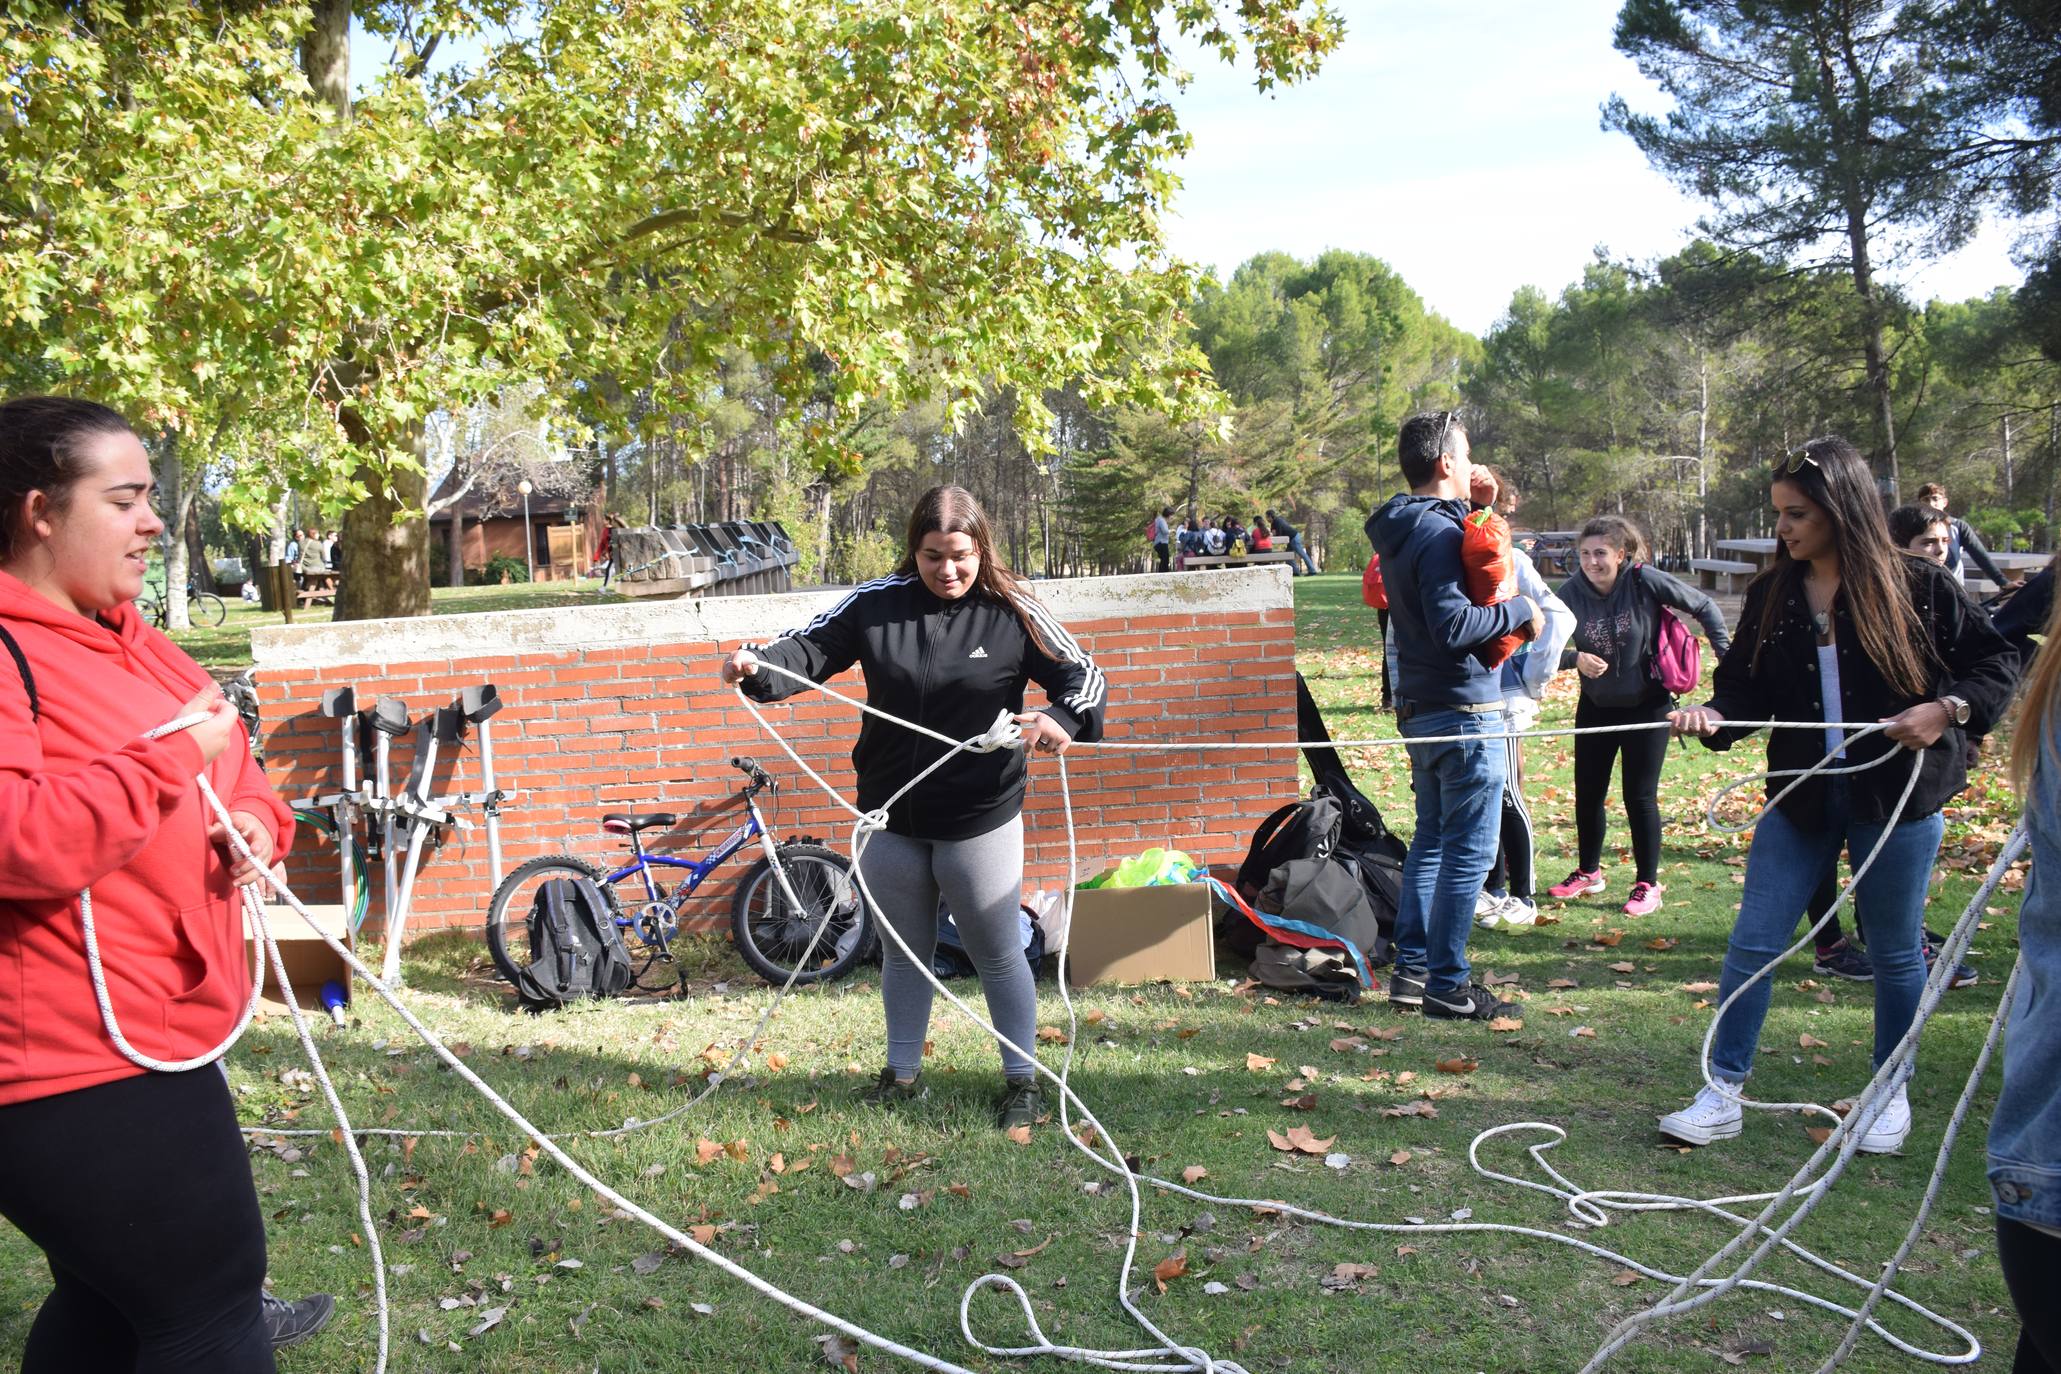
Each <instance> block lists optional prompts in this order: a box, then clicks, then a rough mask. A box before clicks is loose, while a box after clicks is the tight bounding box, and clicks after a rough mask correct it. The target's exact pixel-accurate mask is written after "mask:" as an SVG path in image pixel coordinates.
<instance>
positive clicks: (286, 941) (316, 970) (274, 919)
mask: <svg viewBox="0 0 2061 1374" xmlns="http://www.w3.org/2000/svg"><path fill="white" fill-rule="evenodd" d="M308 914H309V915H311V916H313V917H314V918H315V919H316V920H317V921H319V922H321V923H322V928H323V929H324V930H326V931H328V932H329V933H330V934H331V935H334V936H335V937H336V938H337V939H339V940H341V941H342V942H343V945H344V948H346V949H349V950H352V951H353V952H355V951H356V949H357V946H356V944H355V943H354V942H353V941H352V939H351V920H350V915H349V913H348V912H346V911H345V910H344V908H343V907H341V906H318V905H316V904H314V903H310V904H309V905H308ZM265 919H266V921H267V922H268V923H269V924H270V925H271V927H272V938H273V939H274V940H277V941H278V942H279V957H280V959H281V960H282V961H283V962H284V963H285V964H286V977H287V979H288V981H290V982H291V983H292V984H293V993H294V1000H295V1001H297V1002H299V1003H300V1004H301V1010H302V1011H304V1012H311V1013H313V1014H314V1015H316V1016H323V1015H326V1014H327V1013H325V1012H324V1011H323V1010H322V985H323V984H324V983H331V982H334V983H341V984H343V989H344V996H345V997H346V998H348V997H349V996H350V995H351V971H350V966H349V965H347V964H345V963H344V961H343V959H342V957H341V956H340V955H338V954H337V952H336V951H335V950H333V949H331V948H330V947H329V946H328V945H326V944H324V943H323V942H322V938H321V937H320V936H319V935H317V934H315V932H314V931H312V930H310V929H308V923H307V922H306V921H304V920H302V919H301V915H300V913H299V912H297V911H295V910H294V909H293V908H292V907H290V906H270V905H268V906H266V908H265ZM256 939H257V932H256V931H255V930H254V929H252V922H251V919H250V917H249V916H248V915H246V916H245V917H244V918H243V957H244V959H245V960H246V961H248V960H249V959H251V958H253V957H254V951H253V950H252V948H251V947H252V945H253V943H254V942H255V941H256ZM258 1010H259V1012H261V1013H263V1014H265V1015H268V1016H269V1015H278V1016H284V1015H285V1014H286V999H285V998H283V997H281V996H280V995H279V984H278V975H276V974H275V973H274V972H273V971H272V960H271V958H270V957H269V956H268V957H267V958H266V960H265V987H264V991H263V992H262V993H260V994H259V996H258Z"/></svg>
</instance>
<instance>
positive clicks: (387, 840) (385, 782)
mask: <svg viewBox="0 0 2061 1374" xmlns="http://www.w3.org/2000/svg"><path fill="white" fill-rule="evenodd" d="M372 731H373V736H372V738H373V745H372V757H373V776H374V778H375V779H376V781H377V784H378V787H379V796H378V798H377V801H376V805H377V807H378V809H379V811H380V813H381V829H380V841H379V856H380V860H381V862H382V863H383V864H384V865H385V867H386V901H385V904H384V905H383V906H381V908H380V910H381V912H382V913H383V914H384V916H385V919H386V935H387V945H388V948H389V949H393V948H395V945H394V943H393V934H394V906H395V904H396V902H398V901H399V898H400V866H399V864H398V862H397V860H396V856H395V854H394V840H395V838H396V836H395V834H394V790H393V768H392V753H393V742H394V740H395V739H396V738H398V737H399V736H401V735H405V734H407V733H408V703H407V702H405V701H403V700H401V699H400V698H399V697H381V698H380V699H379V700H378V701H376V702H374V703H373V706H372ZM385 972H386V976H387V977H388V978H389V979H391V978H392V977H393V967H392V965H391V964H389V965H388V967H387V968H386V970H385Z"/></svg>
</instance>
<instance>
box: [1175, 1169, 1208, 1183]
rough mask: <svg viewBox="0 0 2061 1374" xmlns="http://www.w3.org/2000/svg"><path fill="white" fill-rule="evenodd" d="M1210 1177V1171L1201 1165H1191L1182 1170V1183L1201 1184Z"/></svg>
mask: <svg viewBox="0 0 2061 1374" xmlns="http://www.w3.org/2000/svg"><path fill="white" fill-rule="evenodd" d="M1208 1177H1209V1170H1207V1169H1205V1168H1203V1167H1202V1166H1201V1165H1200V1164H1190V1165H1189V1166H1188V1167H1187V1168H1185V1169H1183V1170H1181V1182H1183V1183H1200V1182H1202V1180H1204V1179H1206V1178H1208Z"/></svg>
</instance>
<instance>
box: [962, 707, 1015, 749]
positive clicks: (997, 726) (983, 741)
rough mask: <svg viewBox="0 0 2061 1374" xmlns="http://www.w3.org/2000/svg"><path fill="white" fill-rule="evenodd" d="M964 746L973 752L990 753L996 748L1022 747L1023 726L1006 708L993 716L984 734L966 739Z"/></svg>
mask: <svg viewBox="0 0 2061 1374" xmlns="http://www.w3.org/2000/svg"><path fill="white" fill-rule="evenodd" d="M966 748H967V750H969V751H970V752H972V753H975V754H992V753H994V752H995V751H996V750H997V749H1021V748H1023V727H1022V726H1021V725H1018V724H1017V723H1016V717H1015V716H1014V715H1012V714H1011V713H1010V712H1009V711H1008V709H1007V708H1004V709H1003V710H1002V712H1001V713H1000V714H999V715H997V716H996V717H995V723H994V724H993V725H990V726H989V727H988V729H987V733H986V734H984V735H975V736H974V737H973V738H972V739H969V740H967V741H966Z"/></svg>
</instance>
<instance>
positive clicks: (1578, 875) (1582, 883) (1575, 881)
mask: <svg viewBox="0 0 2061 1374" xmlns="http://www.w3.org/2000/svg"><path fill="white" fill-rule="evenodd" d="M1546 890H1547V891H1548V892H1550V893H1552V894H1553V895H1554V896H1555V897H1559V898H1561V899H1563V900H1565V899H1566V898H1568V897H1586V896H1588V895H1590V894H1591V893H1595V892H1601V891H1602V890H1603V870H1602V869H1600V868H1596V869H1580V868H1577V869H1576V870H1575V871H1574V872H1572V873H1570V874H1568V875H1567V876H1566V877H1565V878H1562V879H1561V880H1560V881H1559V882H1557V883H1555V884H1553V885H1552V886H1551V887H1549V888H1547V889H1546Z"/></svg>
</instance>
